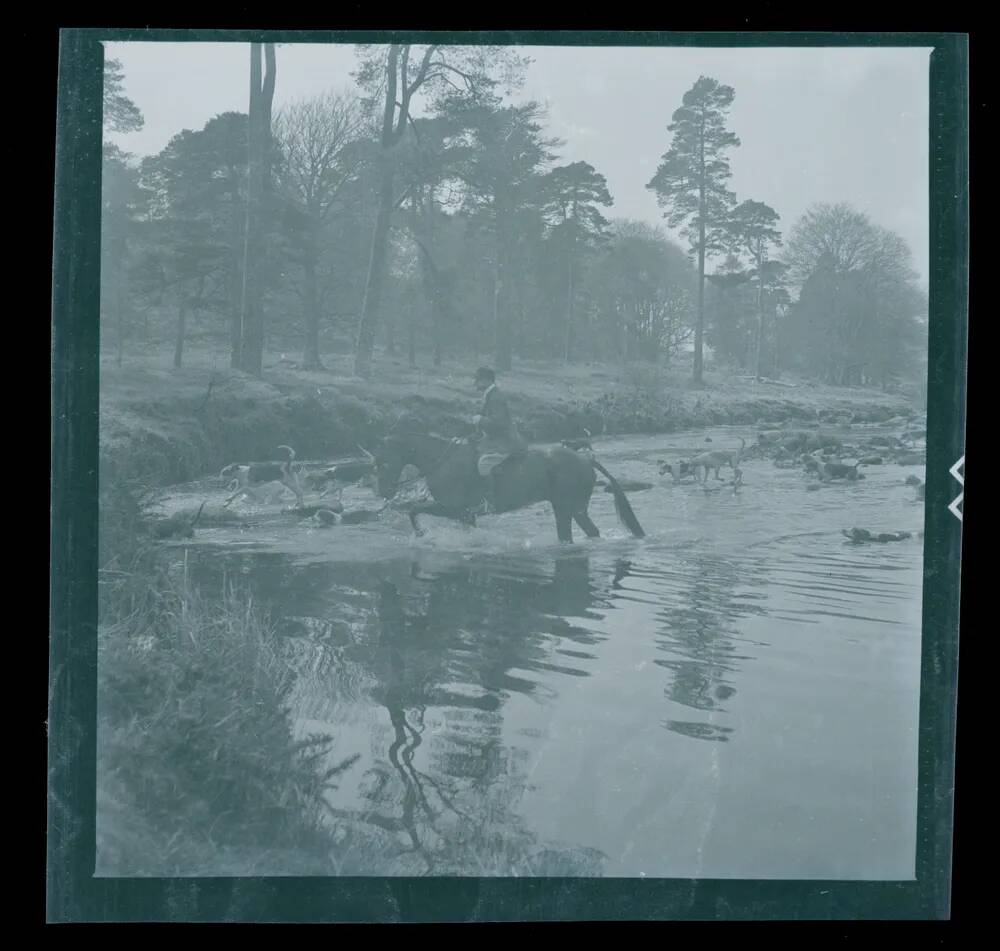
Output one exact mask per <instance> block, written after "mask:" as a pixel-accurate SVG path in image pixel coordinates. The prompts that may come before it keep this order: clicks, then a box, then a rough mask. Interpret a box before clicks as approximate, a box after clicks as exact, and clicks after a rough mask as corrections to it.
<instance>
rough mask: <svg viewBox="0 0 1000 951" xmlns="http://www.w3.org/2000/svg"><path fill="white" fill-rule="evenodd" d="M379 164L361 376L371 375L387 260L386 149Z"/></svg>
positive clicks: (361, 326)
mask: <svg viewBox="0 0 1000 951" xmlns="http://www.w3.org/2000/svg"><path fill="white" fill-rule="evenodd" d="M380 164H381V174H380V176H379V200H378V211H377V212H376V214H375V230H374V231H373V232H372V250H371V255H370V256H369V259H368V277H367V279H366V281H365V294H364V299H363V301H362V304H361V320H360V321H359V323H358V337H357V343H356V346H355V352H354V372H355V373H357V374H358V375H359V376H364V377H367V376H368V375H369V374H370V373H371V363H372V355H373V354H374V352H375V333H376V330H377V327H378V320H379V317H380V305H381V303H382V286H383V283H384V279H385V266H386V258H387V257H388V254H387V252H388V244H389V240H388V239H389V223H390V218H391V216H392V207H393V188H394V185H395V169H394V167H393V164H392V160H391V158H390V156H389V155H388V152H387V150H383V153H382V155H381V162H380Z"/></svg>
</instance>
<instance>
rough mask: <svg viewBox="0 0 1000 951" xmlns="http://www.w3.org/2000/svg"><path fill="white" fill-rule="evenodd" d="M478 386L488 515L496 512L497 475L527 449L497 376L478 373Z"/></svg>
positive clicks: (481, 370) (486, 370)
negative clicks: (504, 464)
mask: <svg viewBox="0 0 1000 951" xmlns="http://www.w3.org/2000/svg"><path fill="white" fill-rule="evenodd" d="M475 386H476V389H477V390H479V391H480V392H481V393H482V394H483V405H482V408H481V410H480V412H479V415H478V416H474V417H473V419H472V422H473V423H474V424H475V425H476V426H478V427H479V429H480V431H481V432H482V434H483V435H482V436H481V438H480V439H479V440H478V444H477V449H478V452H479V474H480V475H481V476H483V485H484V492H485V494H486V499H485V502H486V508H487V511H491V510H494V509H495V508H496V481H495V477H496V472H497V470H498V467H499V466H500V464H501V463H502V462H504V460H506V459H507V458H508V457H509V456H510V455H511V454H512V453H515V452H520V451H522V450H523V449H525V448H527V447H526V444H525V442H524V440H522V439H521V435H520V433H518V431H517V427H516V426H515V425H514V420H513V418H512V417H511V415H510V408H509V407H508V406H507V398H506V397H505V396H504V395H503V393H501V392H500V391H499V390H498V389H497V384H496V375H495V374H494V372H493V371H492V370H491V369H490V368H489V367H480V368H479V369H478V370H476V376H475Z"/></svg>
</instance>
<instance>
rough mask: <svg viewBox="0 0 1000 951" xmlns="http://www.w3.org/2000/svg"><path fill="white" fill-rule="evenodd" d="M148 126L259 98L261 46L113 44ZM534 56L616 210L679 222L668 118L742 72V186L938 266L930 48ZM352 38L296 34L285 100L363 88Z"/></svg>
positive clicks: (580, 156)
mask: <svg viewBox="0 0 1000 951" xmlns="http://www.w3.org/2000/svg"><path fill="white" fill-rule="evenodd" d="M107 49H108V53H107V55H108V56H109V57H113V58H116V59H118V60H120V61H121V63H122V66H123V67H124V73H125V93H126V94H127V95H128V96H129V97H130V98H131V99H132V100H133V101H134V102H135V103H136V105H137V106H138V107H139V108H140V109H141V110H142V114H143V116H144V117H145V120H146V124H145V127H144V128H143V129H142V130H141V131H140V132H133V133H130V134H126V135H113V136H111V138H112V140H113V141H114V142H115V143H116V144H118V145H119V146H121V147H122V148H123V149H125V150H127V151H130V152H133V153H136V154H138V155H147V154H152V153H155V152H158V151H159V150H160V149H162V148H163V146H164V145H166V144H167V142H168V141H169V139H170V138H171V136H173V135H174V134H176V133H177V132H179V131H180V130H181V129H200V128H201V127H202V126H204V124H205V123H206V122H207V121H208V120H209V119H211V118H212V117H213V116H215V115H218V114H219V113H220V112H226V111H230V110H232V111H240V112H245V111H246V110H247V97H248V84H249V80H248V69H249V49H248V47H247V45H246V44H241V43H232V44H229V43H108V44H107ZM522 51H523V52H524V53H526V54H527V55H529V56H530V57H531V58H532V59H533V63H532V64H531V66H530V67H529V68H528V75H527V82H526V83H525V87H524V90H523V91H522V92H521V93H520V94H519V95H518V97H517V98H518V99H519V100H520V99H535V100H537V101H539V102H541V103H543V104H547V106H548V116H549V121H548V131H549V133H550V134H552V135H555V136H558V137H559V138H561V139H563V140H565V143H566V144H565V146H564V147H563V149H562V151H561V158H562V160H563V161H566V162H571V161H581V160H582V161H587V162H589V163H590V164H591V165H593V166H594V167H595V168H596V169H597V170H598V171H599V172H602V173H603V174H604V175H605V176H606V177H607V180H608V187H609V189H610V191H611V194H612V196H613V197H614V199H615V203H614V207H613V208H612V209H611V210H610V212H609V214H610V215H611V216H614V217H628V218H638V219H642V220H645V221H648V222H650V223H658V224H663V221H662V218H661V212H660V210H659V208H658V207H657V205H656V199H655V197H654V195H653V193H652V192H650V191H648V190H647V189H646V187H645V185H646V183H647V182H648V181H649V179H650V178H651V177H652V175H653V173H654V172H655V171H656V166H657V164H658V163H659V159H660V156H661V155H662V154H663V152H664V151H666V149H667V147H668V146H669V141H670V136H669V133H668V132H667V125H668V123H669V122H670V116H671V114H672V113H673V111H674V110H675V109H676V108H677V107H678V106H679V105H680V103H681V97H682V96H683V95H684V92H685V91H686V90H687V89H689V88H690V87H691V85H692V84H693V83H694V82H695V81H696V80H697V79H698V77H699V75H702V74H704V75H707V76H712V77H713V78H715V79H717V80H719V81H720V82H722V83H726V84H727V85H730V86H732V87H733V88H734V89H735V91H736V98H735V100H734V102H733V106H732V109H731V110H730V114H729V115H730V121H729V128H730V129H732V131H734V132H735V133H736V134H737V135H738V136H739V137H740V140H741V142H742V144H741V145H740V147H739V148H736V149H733V150H732V151H731V152H730V164H731V166H732V170H733V177H732V179H731V181H730V187H731V188H732V189H733V190H734V191H735V192H736V196H737V200H738V201H743V200H744V199H747V198H753V199H755V200H756V201H763V202H766V203H767V204H769V205H771V206H772V207H773V208H774V209H775V210H776V211H777V212H778V213H779V214H780V215H781V227H782V230H783V231H784V232H785V234H786V235H787V232H788V230H789V229H790V227H791V225H792V224H793V223H794V221H795V219H796V218H798V216H799V215H800V214H802V212H803V211H805V209H806V208H807V207H808V206H809V205H811V204H813V203H815V202H836V201H846V202H849V203H850V204H851V205H853V206H854V207H856V208H858V209H860V210H862V211H865V212H866V213H868V214H869V215H870V216H871V218H872V220H873V221H874V222H875V223H877V224H879V225H882V226H884V227H886V228H890V229H892V230H893V231H896V232H898V233H899V234H900V235H902V237H903V238H905V239H906V241H907V242H908V244H909V245H910V248H911V249H912V251H913V256H914V267H915V268H916V270H917V271H918V273H919V274H920V277H921V281H922V282H923V283H924V285H925V286H926V281H927V273H928V253H929V246H928V215H929V211H928V121H929V120H928V103H929V87H928V81H929V63H930V50H929V49H913V48H910V49H904V48H896V49H890V48H887V49H862V48H856V49H838V48H828V49H794V48H774V49H690V48H683V49H682V48H662V47H661V48H657V49H650V48H626V47H551V46H548V47H546V46H537V47H524V48H522ZM354 65H355V54H354V48H353V47H352V46H340V45H329V46H327V45H314V44H282V45H280V46H279V47H278V49H277V73H278V75H277V85H276V89H275V101H274V105H275V109H280V107H281V105H282V104H283V103H286V102H289V101H291V100H296V99H301V98H304V97H309V96H312V95H315V94H317V93H319V92H322V91H324V90H326V89H331V88H332V89H348V88H351V87H352V85H353V81H352V79H351V76H350V73H351V70H352V69H353V68H354Z"/></svg>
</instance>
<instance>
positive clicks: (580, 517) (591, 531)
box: [573, 511, 601, 538]
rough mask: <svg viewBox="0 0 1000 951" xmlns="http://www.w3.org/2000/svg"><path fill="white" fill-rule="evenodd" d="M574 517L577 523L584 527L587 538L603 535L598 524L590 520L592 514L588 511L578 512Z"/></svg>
mask: <svg viewBox="0 0 1000 951" xmlns="http://www.w3.org/2000/svg"><path fill="white" fill-rule="evenodd" d="M573 518H574V520H575V521H576V524H577V525H579V526H580V528H582V529H583V531H584V533H585V534H586V536H587V538H600V537H601V533H600V532H599V531H598V530H597V526H596V525H595V524H594V523H593V522H592V521H591V520H590V516H589V515H588V514H587V513H586V511H583V512H577V513H576V514H575V515H574V516H573Z"/></svg>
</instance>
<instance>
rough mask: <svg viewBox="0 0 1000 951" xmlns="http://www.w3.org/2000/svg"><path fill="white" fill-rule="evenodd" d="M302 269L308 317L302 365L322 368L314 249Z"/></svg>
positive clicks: (304, 299)
mask: <svg viewBox="0 0 1000 951" xmlns="http://www.w3.org/2000/svg"><path fill="white" fill-rule="evenodd" d="M302 270H303V279H302V303H303V305H304V309H305V317H306V348H305V354H304V355H303V359H302V365H303V367H304V368H305V369H306V370H322V369H323V364H322V362H321V361H320V358H319V294H318V292H317V289H316V259H315V252H314V250H310V251H309V252H307V256H306V259H305V261H304V262H303V264H302Z"/></svg>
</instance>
